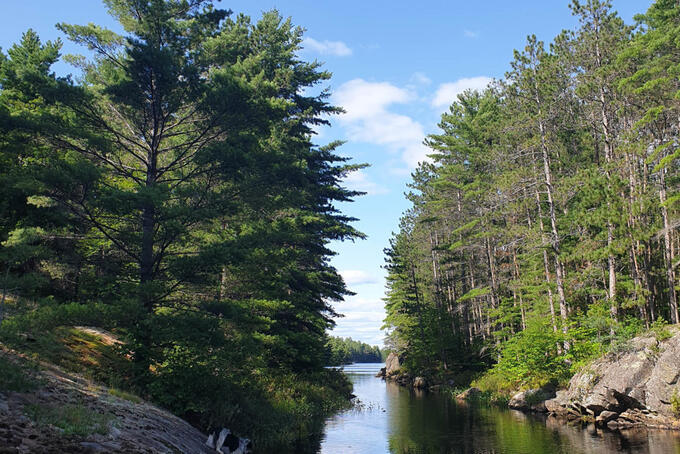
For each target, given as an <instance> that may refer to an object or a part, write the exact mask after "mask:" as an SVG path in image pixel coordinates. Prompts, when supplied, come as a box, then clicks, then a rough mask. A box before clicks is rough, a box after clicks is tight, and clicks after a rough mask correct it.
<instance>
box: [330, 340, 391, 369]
mask: <svg viewBox="0 0 680 454" xmlns="http://www.w3.org/2000/svg"><path fill="white" fill-rule="evenodd" d="M326 350H327V357H328V359H327V360H326V363H327V365H329V366H341V365H343V364H351V363H380V362H383V361H385V357H386V355H384V354H383V352H382V351H380V347H376V346H373V345H368V344H365V343H363V342H360V341H355V340H354V339H352V338H351V337H345V338H343V337H335V336H333V337H331V338H329V339H328V342H327V343H326Z"/></svg>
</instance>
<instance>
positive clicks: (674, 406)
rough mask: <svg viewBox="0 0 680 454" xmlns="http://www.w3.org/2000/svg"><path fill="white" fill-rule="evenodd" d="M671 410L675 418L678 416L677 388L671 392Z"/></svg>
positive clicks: (678, 396) (679, 400) (678, 400)
mask: <svg viewBox="0 0 680 454" xmlns="http://www.w3.org/2000/svg"><path fill="white" fill-rule="evenodd" d="M670 402H671V411H672V412H673V414H674V415H675V417H676V418H680V394H678V390H677V388H676V389H674V390H673V394H672V395H671V398H670Z"/></svg>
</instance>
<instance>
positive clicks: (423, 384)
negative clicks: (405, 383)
mask: <svg viewBox="0 0 680 454" xmlns="http://www.w3.org/2000/svg"><path fill="white" fill-rule="evenodd" d="M413 387H414V388H416V389H423V388H427V380H425V378H424V377H416V378H415V379H414V380H413Z"/></svg>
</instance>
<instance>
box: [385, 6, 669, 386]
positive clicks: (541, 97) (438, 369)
mask: <svg viewBox="0 0 680 454" xmlns="http://www.w3.org/2000/svg"><path fill="white" fill-rule="evenodd" d="M570 9H571V11H572V13H573V15H574V16H575V19H576V21H577V24H578V25H577V26H575V27H574V29H572V30H565V31H563V32H561V33H560V34H559V35H558V36H556V37H555V38H554V40H553V41H552V42H551V43H550V44H549V45H546V44H545V43H544V42H542V41H540V40H538V39H537V38H536V36H534V35H530V36H529V37H528V38H527V41H526V47H524V48H523V49H520V50H517V51H515V53H514V55H513V56H512V60H511V62H510V65H509V69H508V71H507V73H506V74H505V77H504V78H503V79H502V80H497V81H495V82H493V83H492V84H490V86H489V87H488V88H487V89H485V90H482V91H481V92H480V91H467V92H465V93H463V94H462V95H459V96H458V100H457V101H456V102H454V103H453V104H452V105H451V106H450V108H449V109H448V111H447V112H445V113H444V114H442V115H441V121H440V123H439V125H438V128H439V131H438V132H437V133H435V134H431V135H429V136H428V137H427V139H426V140H425V143H426V145H427V146H428V147H429V149H430V155H429V156H430V158H431V162H425V163H422V164H421V165H420V166H419V168H418V169H417V170H416V171H415V172H414V173H413V175H412V181H411V183H410V185H409V192H408V194H407V197H408V199H409V201H410V202H411V204H412V205H411V208H410V209H408V211H406V212H405V213H404V214H403V217H402V219H401V221H400V226H399V231H398V232H397V233H395V234H394V235H393V237H392V239H391V241H390V245H389V247H388V248H387V249H386V251H385V252H386V270H387V273H388V275H387V282H388V291H387V296H386V298H385V307H386V311H387V316H386V319H385V324H384V329H385V330H386V334H387V346H388V347H389V348H392V349H394V350H396V351H398V352H400V354H401V355H402V356H403V357H404V361H405V366H406V367H407V369H409V370H411V371H414V372H418V373H421V374H430V375H432V376H455V377H457V380H458V384H462V385H465V384H466V383H469V382H470V380H474V383H475V384H476V385H477V386H479V387H480V388H482V389H484V390H489V391H500V392H506V393H507V392H510V391H511V390H513V389H518V388H522V387H528V386H541V385H543V384H546V383H547V382H554V383H556V384H564V383H565V381H566V380H568V379H569V378H570V377H571V375H572V374H573V373H574V371H575V370H577V369H578V368H579V367H581V366H583V365H584V364H586V363H587V362H588V361H589V360H591V359H592V358H594V357H597V356H599V355H601V354H603V353H605V352H610V351H617V350H618V349H625V348H626V343H625V342H626V340H628V339H630V338H631V337H633V336H634V335H635V334H637V333H639V332H641V331H644V330H647V329H651V330H660V329H663V325H664V324H666V323H672V324H676V323H678V321H679V320H678V296H677V290H678V288H677V285H678V281H677V276H676V274H677V266H678V263H680V259H679V258H678V256H677V255H678V253H677V251H678V248H679V247H680V242H679V241H680V236H679V235H678V233H677V227H678V225H680V224H679V222H678V220H679V219H680V213H679V212H678V201H679V200H680V186H679V183H680V169H679V168H678V160H677V157H678V156H680V142H679V141H678V135H679V132H680V4H678V2H677V1H675V0H657V1H656V2H655V3H654V4H653V5H652V6H651V7H650V8H649V10H648V11H647V12H645V13H644V14H640V15H638V16H636V17H635V23H634V24H627V23H625V22H624V21H623V20H622V19H621V18H620V17H619V16H618V15H617V13H616V12H615V11H614V10H613V8H612V4H611V2H610V1H607V0H573V1H572V2H571V3H570ZM576 21H575V22H576Z"/></svg>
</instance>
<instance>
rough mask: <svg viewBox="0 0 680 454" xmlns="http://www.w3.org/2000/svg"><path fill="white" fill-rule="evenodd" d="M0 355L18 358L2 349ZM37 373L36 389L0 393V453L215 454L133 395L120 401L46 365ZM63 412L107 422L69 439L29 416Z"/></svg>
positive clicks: (192, 432) (195, 433) (185, 427)
mask: <svg viewBox="0 0 680 454" xmlns="http://www.w3.org/2000/svg"><path fill="white" fill-rule="evenodd" d="M0 355H1V356H3V357H5V358H17V357H16V356H14V354H13V353H10V352H7V351H3V350H2V348H0ZM37 374H38V375H37V377H36V378H37V380H38V381H39V386H38V387H37V389H35V390H33V391H30V392H9V391H5V392H4V393H0V452H3V453H4V452H7V453H10V452H12V453H55V454H56V453H104V452H107V453H108V452H111V453H175V452H186V453H189V452H191V453H197V454H198V453H215V450H214V449H210V448H209V447H208V446H206V444H205V441H206V438H207V436H206V435H204V434H202V433H201V432H200V431H199V430H197V429H196V428H194V427H192V426H191V425H190V424H189V423H187V422H186V421H184V420H182V419H180V418H178V417H176V416H174V415H172V414H171V413H169V412H167V411H165V410H163V409H161V408H158V407H156V406H155V405H151V404H149V403H147V402H144V401H141V399H139V398H136V397H135V396H131V395H130V396H126V397H128V398H121V397H117V396H116V395H113V394H111V392H110V390H109V389H108V388H105V387H102V386H99V385H97V384H95V383H93V382H91V381H90V380H87V379H84V378H83V377H80V376H78V375H75V374H69V373H66V372H64V371H63V370H61V369H59V368H57V367H54V366H52V365H48V364H42V365H41V370H40V372H38V373H37ZM65 410H69V411H72V412H77V413H78V414H84V415H92V417H93V418H95V417H96V418H95V419H101V420H102V421H103V422H102V423H101V425H100V426H99V427H98V428H97V430H96V431H94V432H93V433H91V434H89V435H74V434H71V435H69V434H67V433H64V431H63V430H62V429H59V428H58V427H56V426H54V425H52V423H51V422H45V421H42V422H38V421H36V420H35V418H34V417H33V416H30V415H31V414H32V413H33V414H40V413H51V414H57V415H63V414H64V411H65ZM64 417H65V416H64Z"/></svg>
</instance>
